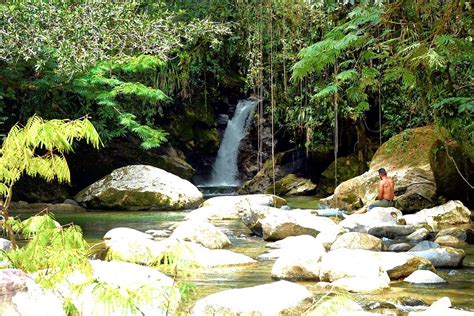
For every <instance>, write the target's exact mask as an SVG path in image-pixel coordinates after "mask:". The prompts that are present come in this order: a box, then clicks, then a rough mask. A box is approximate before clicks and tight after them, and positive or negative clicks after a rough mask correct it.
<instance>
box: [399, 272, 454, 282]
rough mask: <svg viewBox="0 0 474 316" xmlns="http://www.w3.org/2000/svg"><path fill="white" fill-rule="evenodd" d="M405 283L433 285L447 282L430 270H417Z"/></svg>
mask: <svg viewBox="0 0 474 316" xmlns="http://www.w3.org/2000/svg"><path fill="white" fill-rule="evenodd" d="M403 281H405V282H408V283H414V284H432V283H445V282H446V280H444V279H443V278H441V277H440V276H439V275H437V274H436V273H434V272H432V271H428V270H417V271H415V272H413V273H412V274H410V275H409V276H408V277H406V278H405V280H403Z"/></svg>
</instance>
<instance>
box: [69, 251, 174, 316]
mask: <svg viewBox="0 0 474 316" xmlns="http://www.w3.org/2000/svg"><path fill="white" fill-rule="evenodd" d="M90 263H91V266H92V271H93V276H92V277H93V279H94V280H96V281H97V282H102V283H105V284H107V286H108V287H110V288H111V289H115V290H117V291H119V290H120V291H131V292H138V293H139V291H140V290H141V289H143V288H146V293H147V294H146V295H147V296H149V299H145V298H144V297H138V298H137V299H135V300H136V301H135V302H136V303H137V305H135V306H134V308H136V309H137V310H139V311H140V315H143V316H154V315H157V316H160V315H163V316H164V315H169V314H170V313H171V314H173V313H175V312H176V309H177V308H178V304H179V302H180V301H181V295H180V293H179V289H178V288H177V287H176V286H175V283H174V281H173V279H172V278H170V277H168V276H166V275H165V274H163V273H161V272H160V271H158V270H156V269H153V268H150V267H145V266H141V265H138V264H133V263H128V262H118V261H101V260H91V261H90ZM95 291H96V290H95V289H94V284H92V285H91V286H87V287H86V288H85V289H84V291H83V292H82V293H81V294H80V295H79V296H78V297H75V294H74V292H73V293H69V295H70V296H71V300H72V302H73V303H74V305H75V306H76V308H77V309H78V311H79V313H80V314H81V315H91V316H92V315H94V316H95V315H96V316H99V315H131V314H130V313H129V311H128V308H124V306H123V305H122V306H121V305H118V304H110V303H107V304H104V303H103V302H101V301H99V300H98V298H97V295H94V292H95Z"/></svg>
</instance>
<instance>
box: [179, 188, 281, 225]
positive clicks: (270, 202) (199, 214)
mask: <svg viewBox="0 0 474 316" xmlns="http://www.w3.org/2000/svg"><path fill="white" fill-rule="evenodd" d="M283 205H286V200H285V199H282V198H280V197H278V196H276V195H271V194H248V195H237V196H235V195H232V196H217V197H213V198H210V199H208V200H206V201H204V203H203V204H202V205H201V207H200V208H198V209H195V210H193V211H191V212H190V213H189V214H188V215H187V216H186V218H187V219H201V220H229V219H240V218H241V215H240V213H242V212H244V211H246V210H253V209H254V208H260V207H265V206H271V207H281V206H283Z"/></svg>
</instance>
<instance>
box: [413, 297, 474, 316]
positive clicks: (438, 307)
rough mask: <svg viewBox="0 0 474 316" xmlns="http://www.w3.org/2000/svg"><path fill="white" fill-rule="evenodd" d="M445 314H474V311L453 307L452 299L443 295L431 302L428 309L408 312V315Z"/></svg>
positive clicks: (442, 315) (466, 315)
mask: <svg viewBox="0 0 474 316" xmlns="http://www.w3.org/2000/svg"><path fill="white" fill-rule="evenodd" d="M435 315H436V316H437V315H440V316H444V315H449V316H474V312H467V311H464V310H459V309H454V308H451V300H450V299H449V297H442V298H440V299H439V300H437V301H436V302H434V303H433V304H431V306H430V307H428V309H427V310H425V311H422V312H410V313H408V316H435Z"/></svg>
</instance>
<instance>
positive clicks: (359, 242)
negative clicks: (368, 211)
mask: <svg viewBox="0 0 474 316" xmlns="http://www.w3.org/2000/svg"><path fill="white" fill-rule="evenodd" d="M339 248H347V249H367V250H376V251H380V250H382V241H381V240H380V239H378V238H377V237H374V236H372V235H369V234H366V233H357V232H350V233H345V234H343V235H340V236H339V237H337V239H336V241H335V242H334V243H333V244H332V246H331V250H335V249H339Z"/></svg>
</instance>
